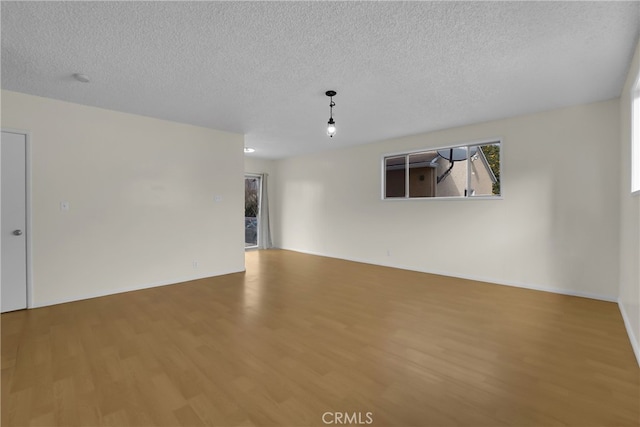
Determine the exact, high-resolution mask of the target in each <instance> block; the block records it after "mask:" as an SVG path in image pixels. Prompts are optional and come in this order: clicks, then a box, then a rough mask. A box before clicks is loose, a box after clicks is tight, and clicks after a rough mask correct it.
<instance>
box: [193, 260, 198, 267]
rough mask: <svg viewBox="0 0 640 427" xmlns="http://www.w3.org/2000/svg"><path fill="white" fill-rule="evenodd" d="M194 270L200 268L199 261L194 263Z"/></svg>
mask: <svg viewBox="0 0 640 427" xmlns="http://www.w3.org/2000/svg"><path fill="white" fill-rule="evenodd" d="M193 268H194V269H196V268H198V261H193Z"/></svg>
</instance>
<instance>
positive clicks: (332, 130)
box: [325, 90, 337, 138]
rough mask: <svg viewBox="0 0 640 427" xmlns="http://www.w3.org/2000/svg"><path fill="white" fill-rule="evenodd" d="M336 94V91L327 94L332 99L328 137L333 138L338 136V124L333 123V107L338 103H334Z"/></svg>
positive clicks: (329, 91)
mask: <svg viewBox="0 0 640 427" xmlns="http://www.w3.org/2000/svg"><path fill="white" fill-rule="evenodd" d="M336 93H337V92H336V91H335V90H328V91H327V92H325V95H327V96H328V97H329V98H330V99H331V102H329V122H328V123H327V135H329V136H330V137H331V138H333V135H335V134H336V122H335V121H333V107H334V106H335V105H336V103H335V102H333V97H334V96H336Z"/></svg>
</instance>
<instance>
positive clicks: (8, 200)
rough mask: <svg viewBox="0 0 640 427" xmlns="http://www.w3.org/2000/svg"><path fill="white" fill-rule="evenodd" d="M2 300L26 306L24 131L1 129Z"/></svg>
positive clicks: (5, 306)
mask: <svg viewBox="0 0 640 427" xmlns="http://www.w3.org/2000/svg"><path fill="white" fill-rule="evenodd" d="M0 183H1V187H2V200H1V203H2V205H1V206H2V208H1V212H0V230H1V233H2V234H1V238H0V241H1V242H0V243H1V248H0V250H1V253H2V255H1V265H2V275H1V277H0V278H1V280H2V285H1V292H2V304H1V307H0V311H2V312H3V313H4V312H7V311H14V310H21V309H25V308H27V236H28V230H27V200H28V198H27V135H26V134H24V133H19V132H11V131H2V138H1V139H0Z"/></svg>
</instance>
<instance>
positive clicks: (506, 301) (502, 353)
mask: <svg viewBox="0 0 640 427" xmlns="http://www.w3.org/2000/svg"><path fill="white" fill-rule="evenodd" d="M639 377H640V369H639V368H638V365H637V364H636V361H635V358H634V355H633V353H632V349H631V346H630V344H629V341H628V337H627V335H626V333H625V329H624V325H623V321H622V318H621V316H620V313H619V310H618V307H617V305H616V304H613V303H607V302H602V301H595V300H590V299H585V298H576V297H569V296H562V295H556V294H550V293H544V292H537V291H530V290H526V289H518V288H511V287H506V286H498V285H490V284H485V283H478V282H471V281H465V280H459V279H453V278H447V277H442V276H433V275H428V274H421V273H415V272H409V271H402V270H394V269H390V268H384V267H377V266H371V265H365V264H358V263H352V262H347V261H341V260H336V259H330V258H322V257H315V256H310V255H304V254H299V253H295V252H288V251H278V250H270V251H255V252H249V253H247V272H246V273H238V274H232V275H228V276H223V277H217V278H212V279H204V280H198V281H194V282H188V283H183V284H178V285H173V286H165V287H159V288H153V289H148V290H142V291H136V292H129V293H125V294H119V295H112V296H108V297H103V298H95V299H91V300H85V301H78V302H73V303H68V304H61V305H57V306H51V307H45V308H40V309H34V310H29V311H19V312H13V313H7V314H3V315H2V425H3V426H5V427H9V426H29V425H34V426H80V425H83V426H88V425H110V426H152V425H153V426H155V425H157V426H199V425H217V426H236V425H242V426H254V425H255V426H306V425H313V426H323V425H328V424H324V423H323V416H324V422H333V424H331V425H340V423H341V422H344V421H345V415H344V413H346V421H348V422H350V423H352V424H357V423H358V422H360V423H362V424H363V425H366V424H365V423H368V422H369V421H372V424H371V425H374V426H451V425H456V426H560V425H572V426H581V427H582V426H638V425H639V423H640V414H639V405H640V403H639V402H640V395H639V388H640V384H639ZM327 413H329V414H327ZM336 413H338V414H336Z"/></svg>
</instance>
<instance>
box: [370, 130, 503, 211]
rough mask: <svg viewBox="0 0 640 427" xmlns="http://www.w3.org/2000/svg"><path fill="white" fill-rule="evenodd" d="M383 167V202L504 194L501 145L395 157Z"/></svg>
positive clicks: (434, 150)
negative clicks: (501, 182) (501, 183)
mask: <svg viewBox="0 0 640 427" xmlns="http://www.w3.org/2000/svg"><path fill="white" fill-rule="evenodd" d="M382 166H383V199H424V198H449V197H456V198H465V197H467V198H470V197H498V196H500V194H501V188H500V141H490V142H482V143H474V144H467V145H458V146H453V147H443V148H435V149H429V150H424V151H415V152H410V153H404V154H393V155H389V156H385V157H384V159H383V165H382Z"/></svg>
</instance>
